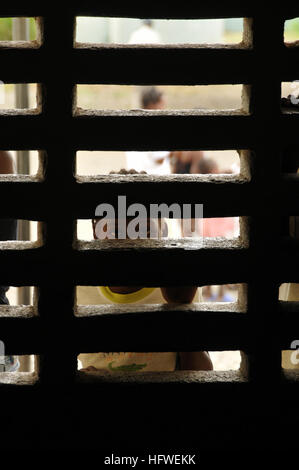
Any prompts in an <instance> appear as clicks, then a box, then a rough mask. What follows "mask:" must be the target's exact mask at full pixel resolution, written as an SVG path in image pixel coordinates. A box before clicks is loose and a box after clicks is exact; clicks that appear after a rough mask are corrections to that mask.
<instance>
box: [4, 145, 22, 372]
mask: <svg viewBox="0 0 299 470" xmlns="http://www.w3.org/2000/svg"><path fill="white" fill-rule="evenodd" d="M0 173H1V174H14V173H15V167H14V160H13V157H12V155H11V154H10V153H9V152H7V151H4V150H0ZM16 239H17V220H15V219H1V218H0V241H7V240H16ZM8 289H9V286H0V304H1V305H9V301H8V298H7V297H6V293H7V291H8ZM1 359H2V361H1V362H3V358H2V357H1ZM18 368H19V361H18V358H17V356H4V368H3V370H2V372H15V371H16V370H17V369H18Z"/></svg>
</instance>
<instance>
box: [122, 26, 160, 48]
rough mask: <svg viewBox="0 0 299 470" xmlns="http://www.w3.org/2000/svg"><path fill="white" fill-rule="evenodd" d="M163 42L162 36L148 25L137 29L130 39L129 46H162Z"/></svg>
mask: <svg viewBox="0 0 299 470" xmlns="http://www.w3.org/2000/svg"><path fill="white" fill-rule="evenodd" d="M161 42H162V41H161V37H160V34H159V33H158V32H157V31H155V30H154V29H153V28H152V27H151V26H147V25H142V26H140V28H138V29H136V31H134V32H133V33H132V34H131V36H130V39H129V44H161Z"/></svg>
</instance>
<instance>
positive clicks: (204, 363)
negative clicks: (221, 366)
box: [179, 351, 213, 370]
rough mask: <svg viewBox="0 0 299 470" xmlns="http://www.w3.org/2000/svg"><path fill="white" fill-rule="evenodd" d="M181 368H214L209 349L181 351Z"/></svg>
mask: <svg viewBox="0 0 299 470" xmlns="http://www.w3.org/2000/svg"><path fill="white" fill-rule="evenodd" d="M179 356H180V369H181V370H213V363H212V361H211V359H210V356H209V353H208V352H207V351H190V352H179Z"/></svg>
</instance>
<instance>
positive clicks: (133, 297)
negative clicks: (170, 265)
mask: <svg viewBox="0 0 299 470" xmlns="http://www.w3.org/2000/svg"><path fill="white" fill-rule="evenodd" d="M99 289H100V292H101V294H102V295H103V296H104V297H106V298H107V299H108V300H110V301H111V302H113V303H115V304H131V303H134V302H140V301H141V300H143V299H145V298H146V297H147V296H148V295H149V294H151V293H152V292H154V290H155V289H156V287H143V288H141V289H139V290H137V291H135V292H130V293H129V294H118V293H116V292H113V291H112V290H111V289H110V287H108V286H99Z"/></svg>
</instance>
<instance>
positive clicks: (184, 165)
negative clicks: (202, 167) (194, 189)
mask: <svg viewBox="0 0 299 470" xmlns="http://www.w3.org/2000/svg"><path fill="white" fill-rule="evenodd" d="M202 158H204V152H203V151H202V150H185V151H174V152H171V154H170V163H171V172H172V173H175V174H190V173H191V174H193V173H198V164H199V162H200V160H202Z"/></svg>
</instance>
